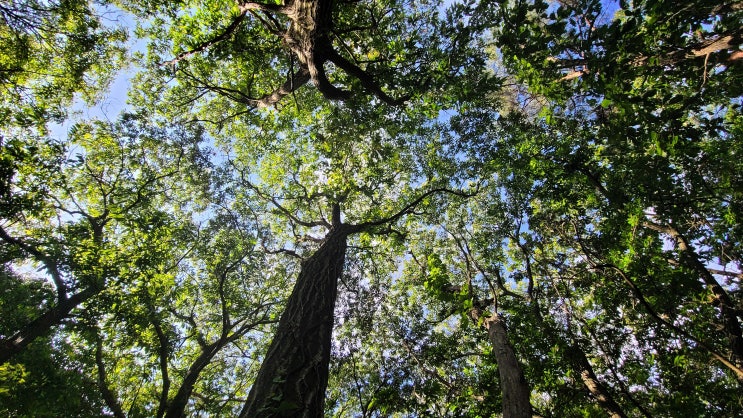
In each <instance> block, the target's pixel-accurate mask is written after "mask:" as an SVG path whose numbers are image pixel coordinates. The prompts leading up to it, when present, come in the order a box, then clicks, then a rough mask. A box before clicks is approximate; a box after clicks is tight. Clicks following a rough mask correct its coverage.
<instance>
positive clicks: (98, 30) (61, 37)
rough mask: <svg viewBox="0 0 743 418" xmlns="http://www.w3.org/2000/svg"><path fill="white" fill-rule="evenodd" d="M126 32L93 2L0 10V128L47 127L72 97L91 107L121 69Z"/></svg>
mask: <svg viewBox="0 0 743 418" xmlns="http://www.w3.org/2000/svg"><path fill="white" fill-rule="evenodd" d="M125 40H126V32H125V31H124V30H123V29H121V28H113V27H107V26H105V25H104V22H103V19H102V18H101V17H100V16H99V15H98V9H96V8H95V7H94V6H93V5H92V4H91V2H89V1H87V0H80V1H78V0H75V1H37V0H18V1H15V0H14V1H10V2H6V3H4V4H3V5H1V6H0V43H2V47H0V88H1V89H2V91H1V92H0V126H2V132H3V136H8V135H10V133H9V129H10V128H11V127H13V126H15V127H40V128H45V127H46V125H47V122H49V121H55V122H60V121H61V120H62V119H64V118H65V117H66V116H67V112H68V107H69V106H70V104H71V103H72V102H73V100H74V95H75V94H77V95H78V98H81V99H83V100H85V102H86V103H89V104H92V103H94V102H95V101H96V99H97V98H98V96H99V94H100V93H102V92H103V91H104V90H105V88H106V87H107V85H108V83H109V82H110V81H111V80H112V78H113V75H114V74H115V73H116V71H118V70H119V69H120V68H121V67H122V66H123V65H124V60H123V58H124V57H123V55H124V46H123V43H124V41H125Z"/></svg>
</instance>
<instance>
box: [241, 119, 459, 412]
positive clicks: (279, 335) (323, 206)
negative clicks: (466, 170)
mask: <svg viewBox="0 0 743 418" xmlns="http://www.w3.org/2000/svg"><path fill="white" fill-rule="evenodd" d="M334 121H335V120H334V118H333V117H328V118H327V119H324V120H322V121H319V123H318V124H317V126H315V127H313V128H312V129H310V130H309V132H315V135H316V137H315V138H312V137H308V136H309V135H306V133H305V132H302V131H293V132H283V133H282V134H280V135H275V133H273V132H269V133H268V135H270V137H271V138H274V137H279V138H281V137H285V138H286V141H289V142H288V144H291V146H293V147H298V148H299V147H301V148H302V152H301V153H298V154H296V155H294V156H286V155H284V154H283V152H281V148H278V149H276V151H273V150H271V149H267V148H264V151H263V152H262V153H261V154H258V155H256V154H252V153H242V152H243V151H244V150H248V151H253V152H255V150H257V149H261V147H255V146H256V145H257V144H256V143H253V144H246V145H241V144H239V143H237V144H234V147H235V148H234V149H236V150H237V155H238V157H239V159H237V160H235V161H234V162H233V163H232V164H233V169H234V170H237V172H238V173H240V176H239V178H238V179H237V181H238V183H239V184H242V186H243V187H244V188H245V187H246V188H247V189H248V190H250V191H252V193H253V194H254V195H256V196H257V197H259V198H262V199H264V200H265V201H266V202H267V203H268V204H269V205H270V206H273V207H274V209H275V211H276V213H277V214H278V215H279V216H280V217H283V218H285V219H286V220H287V221H288V223H289V225H288V226H289V228H290V231H292V233H294V234H299V230H300V228H301V229H303V230H309V231H313V232H314V234H316V233H317V232H315V231H317V229H319V228H322V229H325V230H326V231H327V232H325V234H324V235H322V236H321V237H319V238H317V237H309V238H306V239H310V240H312V241H317V242H319V243H320V245H319V247H318V248H317V249H316V250H310V255H309V256H303V257H302V263H301V270H300V272H299V276H298V278H297V282H296V283H295V285H294V288H293V290H292V294H291V295H290V296H289V299H288V300H287V303H286V307H285V310H284V312H283V313H282V316H281V320H280V321H279V326H278V329H277V330H276V333H275V334H274V337H273V341H272V343H271V345H270V346H269V349H268V352H267V354H266V357H265V358H264V360H263V363H262V366H261V370H260V371H259V373H258V376H257V377H256V381H255V383H254V384H253V386H252V388H251V392H250V394H249V396H248V400H247V402H246V404H245V407H244V408H243V410H242V411H241V414H240V415H241V416H257V415H265V416H287V415H291V416H296V415H302V416H317V415H318V414H321V413H322V411H323V404H324V398H325V387H326V385H327V381H328V370H329V369H328V368H329V362H330V353H331V336H332V330H333V324H334V311H335V301H336V295H337V287H338V281H339V279H340V277H341V275H342V273H343V266H344V262H345V254H346V249H347V245H348V244H347V242H348V238H349V237H350V236H353V235H358V234H361V233H368V234H379V233H382V234H390V233H393V232H394V231H393V230H390V229H389V228H391V227H392V225H394V223H395V222H397V221H398V220H399V219H401V218H402V217H403V216H405V215H407V214H410V213H412V212H413V211H414V210H415V208H416V207H417V206H418V205H419V204H421V202H423V201H424V200H425V199H427V198H429V197H430V196H431V195H434V194H437V193H454V194H462V193H463V192H460V191H456V190H451V189H447V188H444V187H433V186H424V187H416V188H413V189H412V190H407V191H405V194H404V195H402V196H398V199H397V200H402V202H407V203H402V204H400V203H393V202H390V201H389V199H388V198H386V194H385V193H386V192H387V191H391V190H394V188H400V187H406V186H405V183H401V180H404V179H406V178H409V177H410V176H413V175H414V174H415V166H414V165H412V166H411V165H410V164H411V163H412V161H411V160H410V159H409V158H410V157H409V156H408V155H406V154H407V153H406V152H403V151H402V150H399V149H393V148H391V147H387V148H385V147H384V144H385V143H386V142H388V141H392V140H395V139H393V138H391V137H389V136H388V135H387V134H386V132H385V131H384V129H383V128H381V129H380V128H379V127H374V128H372V130H371V131H370V132H366V131H364V130H361V129H358V128H357V129H354V130H352V129H353V128H351V129H347V130H346V132H345V134H344V135H337V134H332V133H330V132H332V131H330V132H328V133H327V136H326V135H325V134H323V133H321V132H323V131H325V130H326V129H327V126H328V125H330V126H332V124H333V122H334ZM335 122H338V121H335ZM354 131H355V132H354ZM359 131H360V132H359ZM354 133H356V135H359V134H361V135H369V136H370V138H369V140H368V142H367V146H371V147H375V146H376V147H380V148H379V152H380V154H376V153H363V152H360V151H362V149H360V148H363V147H359V146H358V144H356V143H351V142H349V141H348V138H355V137H356V135H354ZM256 134H257V135H256V140H257V141H258V140H260V135H259V134H258V133H256ZM346 135H347V136H346ZM374 140H376V141H379V142H378V143H376V144H374ZM271 141H272V142H273V144H274V147H275V145H276V140H275V139H272V140H271ZM254 147H255V148H254ZM272 148H273V147H272ZM385 151H386V152H388V153H389V155H387V157H388V158H383V154H382V153H384V152H385ZM276 153H280V154H276ZM278 155H281V157H280V158H278ZM259 161H260V163H258V162H259ZM256 163H258V164H259V165H262V168H263V171H262V172H258V173H251V172H249V171H247V167H252V166H254V164H256ZM406 164H408V165H406ZM243 167H245V168H243ZM353 167H365V170H364V171H359V172H357V174H356V175H355V176H348V177H345V176H344V175H343V173H347V172H349V171H348V170H349V169H352V168H353ZM375 168H376V170H375ZM370 172H372V173H373V172H376V173H378V174H377V175H370V174H369V173H370ZM256 174H257V175H258V176H260V177H259V178H260V179H261V180H262V182H263V183H264V185H262V186H261V185H257V184H254V180H251V178H252V177H255V176H256ZM276 178H286V179H288V183H285V184H281V183H277V182H275V181H272V180H273V179H276ZM318 178H319V179H325V181H324V182H322V181H318V180H317V179H318ZM263 179H265V180H263ZM323 183H324V184H323ZM419 189H422V190H421V191H418V190H419ZM397 193H399V192H397ZM407 196H411V197H407ZM367 202H369V204H367ZM328 206H329V210H328V209H327V207H328ZM263 216H265V215H263ZM311 217H315V219H312V218H311ZM274 222H275V221H274ZM314 234H313V235H314ZM295 239H296V238H295ZM291 245H293V246H296V245H297V244H296V243H295V244H291ZM284 251H287V252H290V253H292V254H297V251H295V250H287V249H286V248H285V249H284Z"/></svg>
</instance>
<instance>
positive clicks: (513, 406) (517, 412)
mask: <svg viewBox="0 0 743 418" xmlns="http://www.w3.org/2000/svg"><path fill="white" fill-rule="evenodd" d="M471 316H472V318H473V319H476V320H477V319H479V317H480V312H477V311H475V312H473V313H472V314H471ZM483 326H485V329H487V331H488V338H489V339H490V344H492V345H493V353H494V354H495V361H497V362H498V373H499V374H500V385H501V391H502V392H503V418H531V417H532V411H531V403H530V402H529V398H530V396H531V390H530V389H529V385H528V383H526V378H524V372H523V371H522V370H521V365H520V364H519V362H518V360H517V359H516V354H514V352H513V347H512V346H511V343H510V342H508V332H507V331H506V326H505V324H504V323H503V319H502V318H501V317H500V315H498V313H497V312H493V313H492V316H490V317H488V318H486V319H485V321H484V322H483Z"/></svg>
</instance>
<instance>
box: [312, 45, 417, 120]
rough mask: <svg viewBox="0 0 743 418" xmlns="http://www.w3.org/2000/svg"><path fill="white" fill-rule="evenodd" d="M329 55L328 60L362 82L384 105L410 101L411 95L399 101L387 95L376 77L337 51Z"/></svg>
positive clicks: (330, 51)
mask: <svg viewBox="0 0 743 418" xmlns="http://www.w3.org/2000/svg"><path fill="white" fill-rule="evenodd" d="M327 53H328V55H327V58H328V60H330V62H332V63H333V64H335V65H337V66H338V68H340V69H342V70H343V71H345V72H346V73H347V74H348V75H350V76H353V77H355V78H356V79H358V80H359V82H361V85H362V86H363V87H364V88H365V89H366V90H367V91H369V92H370V93H371V94H373V95H375V96H376V97H377V98H378V99H379V100H381V101H383V102H384V103H387V104H388V105H391V106H398V105H401V104H403V103H405V102H406V101H407V100H408V99H410V96H409V95H406V96H402V97H400V98H398V99H394V98H392V97H391V96H389V95H388V94H387V93H385V92H384V91H383V90H382V87H381V86H380V85H379V83H378V82H377V81H376V80H375V79H374V77H373V76H372V75H371V74H369V73H368V72H366V71H364V70H362V69H361V68H360V67H359V66H357V65H356V64H354V63H352V62H351V61H349V60H347V59H346V58H344V57H343V56H341V55H340V54H339V53H338V52H337V51H336V50H335V49H333V48H330V50H329V51H327Z"/></svg>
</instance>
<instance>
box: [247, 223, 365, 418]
mask: <svg viewBox="0 0 743 418" xmlns="http://www.w3.org/2000/svg"><path fill="white" fill-rule="evenodd" d="M349 232H350V230H349V229H348V228H345V227H344V226H343V225H340V224H339V223H337V224H335V223H334V226H333V228H332V229H331V230H330V232H329V233H328V235H327V236H326V238H325V241H324V242H323V243H322V245H321V246H320V248H319V249H318V250H317V251H316V252H315V253H314V254H312V256H310V257H309V258H308V259H306V260H305V261H304V262H303V263H302V269H301V272H300V273H299V277H298V278H297V282H296V284H295V285H294V289H293V291H292V294H291V296H289V300H288V301H287V305H286V309H285V311H284V313H283V314H282V316H281V319H280V320H279V326H278V329H277V330H276V333H275V335H274V338H273V341H272V342H271V345H270V347H269V349H268V353H267V354H266V357H265V359H264V360H263V364H262V365H261V369H260V371H259V372H258V377H257V378H256V380H255V382H254V383H253V387H252V389H251V390H250V394H249V395H248V399H247V401H246V403H245V405H244V407H243V409H242V411H241V412H240V417H322V416H323V404H324V401H325V389H326V387H327V384H328V366H329V363H330V344H331V336H332V331H333V312H334V310H335V299H336V295H337V292H338V279H339V278H340V275H341V274H342V272H343V264H344V262H345V254H346V245H347V244H346V239H347V236H348V234H349Z"/></svg>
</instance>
